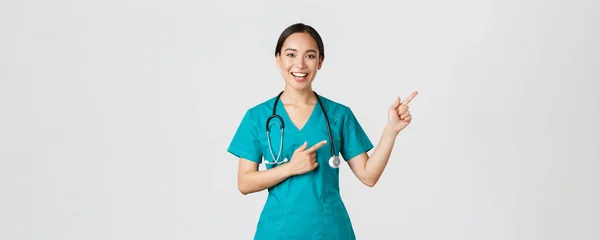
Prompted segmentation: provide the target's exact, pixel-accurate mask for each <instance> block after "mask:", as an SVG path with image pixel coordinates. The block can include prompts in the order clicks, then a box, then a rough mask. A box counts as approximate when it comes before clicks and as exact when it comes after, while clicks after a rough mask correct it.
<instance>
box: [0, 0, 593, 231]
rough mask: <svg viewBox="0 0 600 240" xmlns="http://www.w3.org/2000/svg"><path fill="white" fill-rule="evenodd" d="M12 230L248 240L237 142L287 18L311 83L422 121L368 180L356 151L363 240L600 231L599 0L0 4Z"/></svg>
mask: <svg viewBox="0 0 600 240" xmlns="http://www.w3.org/2000/svg"><path fill="white" fill-rule="evenodd" d="M0 9H1V10H0V13H1V14H0V29H1V31H2V37H1V38H0V43H1V44H0V81H1V85H0V111H1V112H0V113H1V116H0V144H1V145H0V154H1V155H0V159H1V164H2V165H1V167H0V186H1V191H2V193H1V194H2V195H1V198H0V203H1V204H0V238H1V239H11V240H12V239H44V240H46V239H52V240H54V239H56V240H58V239H61V240H64V239H69V240H71V239H72V240H75V239H77V240H79V239H85V240H93V239H98V240H106V239H128V240H129V239H157V240H158V239H251V238H252V235H253V234H254V229H255V227H256V222H257V220H258V217H259V214H260V211H261V209H262V207H263V204H264V201H265V198H266V194H267V193H266V191H263V192H260V193H255V194H250V195H247V196H243V195H242V194H240V193H239V191H238V189H237V184H236V173H237V163H238V159H236V158H235V157H234V156H232V155H230V154H229V153H227V152H226V149H227V147H228V145H229V142H230V140H231V138H232V136H233V134H234V132H235V130H236V128H237V127H238V124H239V122H240V121H241V119H242V116H243V114H244V113H245V111H246V110H247V109H248V108H250V107H252V106H254V105H256V104H258V103H260V102H262V101H264V100H266V99H268V98H271V97H274V96H276V94H277V93H278V92H279V91H280V90H282V88H283V86H284V82H283V80H282V77H281V73H280V72H279V69H277V68H276V66H275V61H274V56H273V52H274V48H275V44H276V41H277V38H278V37H279V34H280V33H281V31H282V30H283V29H284V28H285V27H287V26H289V25H290V24H293V23H295V22H304V23H306V24H309V25H312V26H314V27H315V28H316V29H317V30H318V31H319V32H320V33H321V35H322V37H323V39H324V42H325V54H326V58H325V62H324V65H323V68H322V70H321V71H320V72H319V73H318V75H317V78H316V80H315V82H314V89H315V90H316V91H317V92H319V93H320V94H322V95H324V96H326V97H328V98H331V99H333V100H335V101H338V102H341V103H343V104H345V105H347V106H349V107H351V108H352V109H353V111H354V112H355V113H356V115H357V117H358V119H359V121H360V123H361V124H362V125H363V127H364V128H365V130H366V131H367V133H368V135H369V136H370V138H371V140H372V141H373V143H374V144H377V143H378V141H379V137H380V135H381V132H382V129H383V127H384V125H385V124H386V121H387V110H388V107H389V106H390V105H391V104H392V102H393V101H394V99H395V97H397V96H400V97H401V98H404V97H406V96H408V95H409V94H410V93H411V92H412V91H414V90H418V91H419V95H418V96H417V97H416V98H415V99H414V100H413V101H412V104H411V113H412V115H413V116H414V120H413V122H412V124H411V125H409V127H408V128H406V129H405V130H404V131H403V132H401V133H400V135H399V136H398V139H397V142H396V145H395V148H394V151H393V154H392V157H391V159H390V162H389V165H388V167H387V169H386V170H385V172H384V174H383V176H382V178H381V180H380V181H379V183H378V184H377V185H376V186H375V187H374V188H369V187H366V186H364V185H362V184H361V183H360V181H359V180H358V179H356V177H355V176H353V174H352V173H351V171H350V170H349V168H348V166H347V164H344V165H343V166H342V167H341V169H340V175H341V191H342V198H343V199H344V201H345V203H346V205H347V207H348V210H349V213H350V216H351V219H352V222H353V225H354V228H355V230H356V234H357V237H358V239H411V240H417V239H457V240H458V239H461V240H464V239H477V240H480V239H494V240H495V239H498V240H500V239H519V240H521V239H522V240H537V239H540V240H554V239H565V240H567V239H568V240H573V239H577V240H587V239H590V240H591V239H600V229H599V228H598V227H599V226H600V217H599V216H600V206H599V203H600V150H599V149H600V138H599V137H598V136H599V135H600V127H599V124H600V112H599V111H600V97H599V96H598V93H599V90H600V89H599V88H600V83H599V79H600V59H599V57H598V56H600V47H599V45H598V43H599V42H600V24H599V23H600V17H599V15H598V12H599V11H600V2H599V1H595V0H589V1H585V0H579V1H566V0H563V1H541V0H538V1H533V0H528V1H499V0H496V1H493V0H487V1H439V0H438V1H400V2H398V1H367V2H363V1H356V2H348V1H343V2H342V1H339V2H337V3H333V2H322V1H318V2H317V1H313V2H311V1H304V2H293V3H292V2H282V1H258V2H257V1H237V2H233V1H190V0H188V1H183V0H180V1H169V2H165V1H163V2H160V1H134V0H125V1H95V2H94V1H87V2H84V1H41V0H37V1H5V2H2V3H1V4H0Z"/></svg>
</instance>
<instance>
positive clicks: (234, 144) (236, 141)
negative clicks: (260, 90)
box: [227, 110, 262, 163]
mask: <svg viewBox="0 0 600 240" xmlns="http://www.w3.org/2000/svg"><path fill="white" fill-rule="evenodd" d="M257 133H258V127H257V125H256V123H255V121H254V119H253V117H252V113H251V111H250V110H248V111H247V112H246V114H245V115H244V117H243V118H242V122H241V123H240V125H239V126H238V129H237V131H236V132H235V134H234V136H233V139H232V140H231V143H230V144H229V147H228V148H227V152H229V153H231V154H233V155H234V156H236V157H238V158H245V159H248V160H250V161H253V162H257V163H260V161H261V158H262V151H261V147H260V141H259V139H258V134H257Z"/></svg>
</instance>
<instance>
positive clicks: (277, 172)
mask: <svg viewBox="0 0 600 240" xmlns="http://www.w3.org/2000/svg"><path fill="white" fill-rule="evenodd" d="M324 59H325V54H324V45H323V40H322V39H321V37H320V36H319V34H318V33H317V31H316V30H315V29H313V28H312V27H311V26H308V25H305V24H302V23H297V24H294V25H291V26H289V27H288V28H286V29H285V30H284V31H283V32H282V33H281V35H280V37H279V40H278V41H277V46H276V48H275V60H276V65H277V67H278V68H279V69H280V70H281V75H282V77H283V79H284V81H285V87H284V89H283V91H282V92H281V93H279V95H277V96H276V97H271V98H270V99H268V100H266V101H264V102H262V103H260V104H258V105H256V106H254V107H252V108H250V109H248V110H247V112H246V114H245V115H244V117H243V119H242V121H241V123H240V125H239V126H238V129H237V131H236V133H235V135H234V136H233V139H232V140H231V144H230V145H229V148H228V149H227V150H228V152H230V153H231V154H233V155H235V156H236V157H238V159H239V165H238V188H239V190H240V192H241V193H242V194H249V193H254V192H259V191H263V190H265V189H268V191H269V194H268V197H267V200H266V203H265V205H264V208H263V210H262V213H261V216H260V219H259V221H258V224H257V228H256V233H255V235H254V239H282V238H284V239H356V237H355V234H354V230H353V226H352V223H351V221H350V217H349V214H348V212H347V211H346V207H345V206H344V203H343V201H342V198H341V196H340V191H339V166H340V164H341V162H340V159H339V157H338V156H342V157H343V159H344V160H345V161H346V162H347V163H348V165H349V166H350V169H351V170H352V172H353V173H354V175H355V176H356V177H357V178H358V179H359V180H360V181H361V182H363V183H364V184H365V185H366V186H369V187H373V186H374V185H375V184H376V183H377V181H378V180H379V177H380V176H381V174H382V172H383V170H384V168H385V166H386V165H387V162H388V160H389V157H390V154H391V151H392V147H393V145H394V142H395V139H396V136H397V135H398V134H399V133H400V131H402V130H403V129H404V128H405V127H406V126H408V124H409V123H410V121H411V119H412V116H411V115H410V111H408V103H409V102H410V101H411V100H412V99H413V98H414V97H415V96H416V94H417V92H413V94H411V95H410V96H409V97H408V98H407V99H405V100H404V101H402V102H401V101H400V98H397V99H396V101H395V102H394V103H393V104H392V106H391V107H390V108H389V111H388V116H389V117H388V124H387V125H386V127H385V128H384V130H383V133H382V135H381V138H380V142H379V144H378V146H377V148H376V149H375V150H374V151H373V153H372V155H371V156H369V155H368V154H367V152H368V151H370V150H371V149H373V147H374V145H373V144H372V143H371V141H370V139H369V137H368V136H367V135H366V133H365V131H364V130H363V128H362V126H361V125H360V124H359V122H358V120H357V119H356V117H355V115H354V114H353V112H352V110H351V109H350V108H349V107H347V106H345V105H343V104H341V103H338V102H336V101H333V100H331V99H328V98H326V97H323V96H320V95H318V94H317V93H316V92H314V91H313V89H312V82H313V81H314V80H315V77H316V76H317V71H318V70H320V69H321V67H322V65H323V61H324ZM317 104H318V106H317ZM274 125H277V126H278V127H275V128H274V127H273V126H274ZM286 126H287V127H286ZM324 146H325V147H324ZM322 147H323V148H322ZM261 162H262V163H264V164H265V165H266V170H264V171H259V168H258V166H259V164H260V163H261ZM309 229H310V231H307V230H309Z"/></svg>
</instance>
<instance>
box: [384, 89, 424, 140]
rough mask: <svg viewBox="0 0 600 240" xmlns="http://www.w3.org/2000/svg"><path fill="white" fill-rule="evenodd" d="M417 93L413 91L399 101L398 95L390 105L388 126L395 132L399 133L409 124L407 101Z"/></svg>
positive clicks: (410, 117)
mask: <svg viewBox="0 0 600 240" xmlns="http://www.w3.org/2000/svg"><path fill="white" fill-rule="evenodd" d="M417 94H418V92H417V91H414V92H413V93H412V94H410V96H408V97H407V98H406V99H404V101H400V97H398V98H397V99H396V101H395V102H394V104H393V105H392V106H391V107H390V109H389V111H388V126H389V127H390V128H391V129H392V130H394V131H395V132H397V133H399V132H400V131H402V129H404V128H406V126H408V124H410V121H411V120H412V116H411V115H410V111H409V110H408V103H410V101H412V100H413V98H415V97H416V96H417Z"/></svg>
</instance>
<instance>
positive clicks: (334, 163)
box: [263, 91, 341, 168]
mask: <svg viewBox="0 0 600 240" xmlns="http://www.w3.org/2000/svg"><path fill="white" fill-rule="evenodd" d="M313 93H314V94H315V97H317V102H319V106H320V107H321V110H322V112H323V115H324V116H325V122H326V123H327V133H329V146H330V149H331V158H329V166H331V167H332V168H339V167H340V163H341V161H340V158H339V157H338V156H336V155H335V149H334V146H333V145H334V144H333V137H332V136H331V126H330V125H329V118H327V113H325V108H324V107H323V104H322V103H321V99H320V98H319V95H318V94H317V93H316V92H314V91H313ZM281 94H283V91H281V92H280V93H279V95H277V98H275V103H273V114H271V116H270V117H269V118H268V119H267V123H266V128H267V141H268V145H269V152H270V153H271V157H273V159H274V161H273V162H269V161H267V159H264V160H263V162H264V163H265V164H281V163H285V162H288V159H287V158H285V159H283V161H279V158H280V157H281V150H282V147H283V129H284V124H283V118H281V116H279V115H278V114H277V113H276V111H275V110H276V109H277V102H279V98H280V97H281ZM273 118H278V119H279V122H280V123H281V125H279V130H280V131H281V137H280V143H279V152H278V154H277V157H275V154H274V153H273V148H272V146H271V137H270V135H269V123H270V122H271V119H273Z"/></svg>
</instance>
